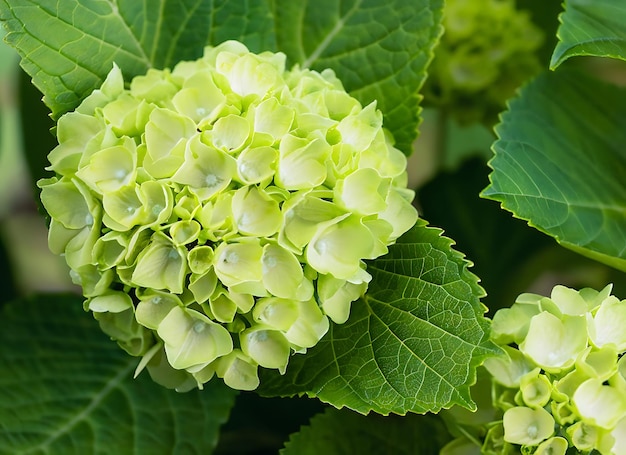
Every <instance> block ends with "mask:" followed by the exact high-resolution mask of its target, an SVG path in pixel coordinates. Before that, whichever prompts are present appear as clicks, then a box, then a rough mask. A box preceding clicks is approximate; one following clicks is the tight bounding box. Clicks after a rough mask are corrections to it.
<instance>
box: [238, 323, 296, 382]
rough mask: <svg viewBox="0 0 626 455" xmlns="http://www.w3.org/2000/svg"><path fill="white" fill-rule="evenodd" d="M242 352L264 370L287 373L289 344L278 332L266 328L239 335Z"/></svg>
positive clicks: (258, 328) (247, 330) (254, 329)
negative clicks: (270, 369)
mask: <svg viewBox="0 0 626 455" xmlns="http://www.w3.org/2000/svg"><path fill="white" fill-rule="evenodd" d="M239 342H240V344H241V350H242V351H243V353H244V354H246V355H248V356H250V358H251V359H252V360H254V361H255V362H256V363H258V364H259V365H260V366H262V367H264V368H274V369H278V370H279V371H280V372H281V373H284V372H285V369H286V368H287V363H288V362H289V353H290V348H289V342H288V341H287V339H286V338H285V336H284V335H283V334H282V333H281V332H279V331H277V330H271V329H267V328H264V327H253V328H249V329H246V330H244V331H243V332H241V333H240V334H239Z"/></svg>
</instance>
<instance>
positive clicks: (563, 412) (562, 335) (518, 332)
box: [448, 285, 626, 455]
mask: <svg viewBox="0 0 626 455" xmlns="http://www.w3.org/2000/svg"><path fill="white" fill-rule="evenodd" d="M611 289H612V287H611V286H610V285H609V286H607V287H605V288H604V289H603V290H602V291H596V290H593V289H588V288H587V289H581V290H580V291H577V290H574V289H570V288H566V287H564V286H556V287H555V288H554V289H553V290H552V293H551V294H550V296H549V297H544V296H541V295H536V294H522V295H521V296H520V297H519V298H518V299H517V301H516V302H515V303H514V304H513V306H512V307H510V308H506V309H502V310H498V311H497V312H496V314H495V315H494V318H493V324H492V334H491V337H492V340H494V341H495V342H497V343H498V344H500V346H501V347H502V348H503V355H502V356H500V357H493V358H490V359H487V361H486V362H485V365H484V366H485V368H486V370H487V372H488V373H489V374H490V375H491V381H492V391H491V394H492V397H493V400H492V405H493V410H494V412H495V413H496V418H495V420H493V421H491V422H489V423H486V424H483V426H482V428H480V429H478V428H475V429H473V432H474V434H476V435H482V438H483V441H484V443H483V446H482V453H493V454H505V453H507V454H508V453H523V454H547V453H550V454H565V453H581V454H583V453H599V454H600V455H618V454H623V453H626V452H625V451H626V445H624V444H625V441H626V356H625V355H624V353H625V352H626V345H625V344H624V330H625V329H624V328H625V327H626V325H625V324H624V321H626V300H619V299H618V298H617V297H615V296H612V295H610V294H611ZM469 433H471V431H470V432H469ZM479 437H480V436H479ZM479 437H477V439H478V438H479ZM456 445H460V442H457V444H456ZM453 448H454V446H450V447H449V448H448V451H451V450H452V449H453Z"/></svg>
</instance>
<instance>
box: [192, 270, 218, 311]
mask: <svg viewBox="0 0 626 455" xmlns="http://www.w3.org/2000/svg"><path fill="white" fill-rule="evenodd" d="M188 287H189V290H190V291H191V292H192V294H193V297H194V299H195V301H196V302H198V303H204V302H206V301H207V300H209V298H210V297H211V295H213V292H215V288H216V287H217V276H216V275H215V272H214V271H213V270H208V271H206V272H204V273H202V274H197V273H192V274H191V276H190V277H189V286H188Z"/></svg>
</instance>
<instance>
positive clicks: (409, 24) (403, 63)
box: [275, 0, 443, 153]
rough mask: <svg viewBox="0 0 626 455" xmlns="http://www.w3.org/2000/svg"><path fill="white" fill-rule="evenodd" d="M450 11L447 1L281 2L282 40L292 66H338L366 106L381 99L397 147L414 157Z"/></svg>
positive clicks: (278, 38)
mask: <svg viewBox="0 0 626 455" xmlns="http://www.w3.org/2000/svg"><path fill="white" fill-rule="evenodd" d="M442 9H443V2H442V0H413V1H410V2H407V1H405V0H389V1H384V2H381V1H380V0H350V1H338V0H314V1H298V2H294V1H293V0H278V1H277V8H276V10H275V12H276V42H277V45H278V49H279V50H281V51H283V52H285V53H286V54H287V56H288V58H289V59H290V61H291V62H292V63H298V64H300V65H302V66H306V67H311V68H313V69H317V70H321V69H324V68H333V69H334V70H335V72H336V73H337V74H338V76H339V78H340V79H341V80H342V82H343V83H344V86H345V87H346V90H348V91H349V92H350V93H351V94H352V95H353V96H355V97H356V98H358V99H359V100H360V101H361V102H362V103H370V102H371V101H373V100H378V107H379V108H380V109H381V110H382V112H383V113H384V114H385V126H386V127H387V128H389V129H390V130H391V131H392V132H393V134H394V136H395V139H396V141H397V144H396V146H397V147H398V148H400V149H401V150H403V151H404V152H406V153H408V152H409V151H410V150H411V143H412V142H413V140H414V139H415V137H416V135H417V125H418V110H417V106H418V102H419V100H420V98H419V95H418V90H419V88H420V87H421V86H422V83H423V82H424V80H425V78H426V71H425V70H426V66H427V65H428V63H429V62H430V60H431V58H432V49H433V47H434V45H435V44H436V42H437V40H438V37H439V35H440V34H441V25H440V22H441V14H442Z"/></svg>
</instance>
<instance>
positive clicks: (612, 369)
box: [576, 344, 618, 381]
mask: <svg viewBox="0 0 626 455" xmlns="http://www.w3.org/2000/svg"><path fill="white" fill-rule="evenodd" d="M617 354H618V353H617V351H616V350H615V347H614V345H613V344H608V345H604V346H602V348H600V349H595V348H592V347H591V346H589V347H588V348H587V349H586V350H585V351H583V352H582V353H581V354H580V356H579V357H578V359H577V360H576V368H577V369H579V370H580V371H583V372H584V373H585V374H587V375H588V376H589V377H590V378H596V379H600V380H602V381H606V380H607V379H609V378H610V377H611V376H613V375H614V374H615V373H617Z"/></svg>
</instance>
